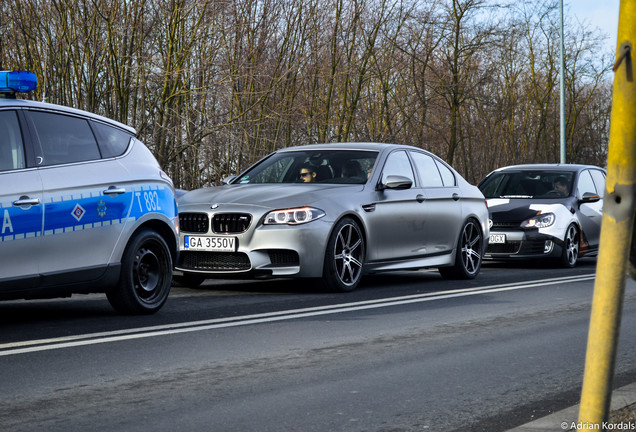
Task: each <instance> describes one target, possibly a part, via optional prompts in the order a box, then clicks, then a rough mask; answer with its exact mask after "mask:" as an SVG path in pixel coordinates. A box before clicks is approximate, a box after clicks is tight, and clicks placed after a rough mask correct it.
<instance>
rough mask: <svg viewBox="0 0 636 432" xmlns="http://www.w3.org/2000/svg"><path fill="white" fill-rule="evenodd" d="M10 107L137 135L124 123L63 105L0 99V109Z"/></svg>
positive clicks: (134, 130) (133, 129)
mask: <svg viewBox="0 0 636 432" xmlns="http://www.w3.org/2000/svg"><path fill="white" fill-rule="evenodd" d="M11 107H15V108H36V109H42V110H46V111H51V112H57V113H67V114H76V115H80V116H83V117H89V118H91V119H93V120H97V121H100V122H103V123H108V124H111V125H113V126H116V127H119V128H121V129H124V130H126V131H128V132H129V133H131V134H133V135H137V130H136V129H135V128H133V127H131V126H128V125H126V124H124V123H120V122H118V121H116V120H113V119H110V118H108V117H104V116H100V115H98V114H93V113H91V112H89V111H83V110H79V109H75V108H71V107H67V106H63V105H56V104H51V103H46V102H37V101H31V100H25V99H2V98H0V108H11Z"/></svg>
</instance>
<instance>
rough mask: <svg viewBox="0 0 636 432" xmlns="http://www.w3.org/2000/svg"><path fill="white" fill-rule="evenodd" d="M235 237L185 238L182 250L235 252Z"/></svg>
mask: <svg viewBox="0 0 636 432" xmlns="http://www.w3.org/2000/svg"><path fill="white" fill-rule="evenodd" d="M236 244H237V242H236V237H198V236H185V237H184V239H183V249H184V250H191V251H209V252H235V251H236Z"/></svg>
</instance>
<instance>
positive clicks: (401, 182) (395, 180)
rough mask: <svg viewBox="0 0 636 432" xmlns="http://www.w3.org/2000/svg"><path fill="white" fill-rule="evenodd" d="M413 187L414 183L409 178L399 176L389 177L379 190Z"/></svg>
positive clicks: (380, 185) (379, 186)
mask: <svg viewBox="0 0 636 432" xmlns="http://www.w3.org/2000/svg"><path fill="white" fill-rule="evenodd" d="M412 186H413V181H412V180H411V179H410V178H408V177H403V176H399V175H390V176H387V177H386V179H385V180H384V182H383V183H380V184H379V185H378V190H384V189H410V188H411V187H412Z"/></svg>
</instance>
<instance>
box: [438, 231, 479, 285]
mask: <svg viewBox="0 0 636 432" xmlns="http://www.w3.org/2000/svg"><path fill="white" fill-rule="evenodd" d="M483 251H484V236H483V234H482V232H481V228H480V226H479V223H478V222H477V221H476V220H475V219H468V221H466V223H465V224H464V227H463V228H462V232H461V234H460V235H459V240H458V242H457V253H456V254H455V264H454V265H453V266H452V267H440V268H439V272H440V274H441V275H442V277H443V278H444V279H473V278H474V277H475V276H477V275H478V274H479V270H480V269H481V261H482V255H483Z"/></svg>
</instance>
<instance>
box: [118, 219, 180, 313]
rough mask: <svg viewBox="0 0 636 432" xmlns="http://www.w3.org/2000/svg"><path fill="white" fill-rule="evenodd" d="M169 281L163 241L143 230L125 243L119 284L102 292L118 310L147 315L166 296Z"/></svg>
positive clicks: (166, 249) (169, 265)
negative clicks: (126, 245)
mask: <svg viewBox="0 0 636 432" xmlns="http://www.w3.org/2000/svg"><path fill="white" fill-rule="evenodd" d="M171 282H172V259H171V257H170V251H169V249H168V246H167V245H166V242H165V241H164V240H163V238H161V236H160V235H158V234H157V233H155V232H154V231H150V230H147V229H144V230H142V231H140V232H139V233H137V234H136V235H135V237H134V238H133V239H132V240H131V242H130V243H129V244H128V247H127V248H126V252H124V256H123V258H122V272H121V278H120V281H119V284H118V285H117V287H115V288H113V289H112V290H110V291H108V292H107V293H106V295H107V297H108V301H109V302H110V304H111V305H112V306H113V308H115V310H117V311H119V312H122V313H135V314H146V313H147V314H150V313H153V312H155V311H157V310H158V309H160V308H161V307H162V306H163V304H164V303H165V302H166V300H167V299H168V294H169V293H170V285H171Z"/></svg>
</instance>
